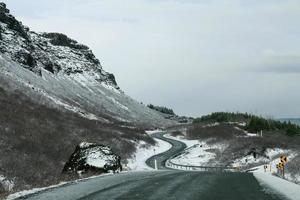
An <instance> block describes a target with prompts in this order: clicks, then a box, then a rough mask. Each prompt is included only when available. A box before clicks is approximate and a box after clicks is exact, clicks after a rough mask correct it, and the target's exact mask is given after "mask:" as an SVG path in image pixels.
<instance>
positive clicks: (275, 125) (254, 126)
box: [193, 112, 300, 136]
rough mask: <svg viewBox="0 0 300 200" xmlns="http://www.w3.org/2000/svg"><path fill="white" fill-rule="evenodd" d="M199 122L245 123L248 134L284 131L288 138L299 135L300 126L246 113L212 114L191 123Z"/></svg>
mask: <svg viewBox="0 0 300 200" xmlns="http://www.w3.org/2000/svg"><path fill="white" fill-rule="evenodd" d="M200 122H209V123H214V122H245V123H246V126H245V127H244V129H245V130H247V131H250V132H258V131H272V130H284V131H285V132H286V134H287V135H289V136H294V135H300V126H298V125H296V124H293V123H291V122H290V121H289V122H280V121H278V120H274V119H266V118H263V117H259V116H255V115H252V114H248V113H239V112H237V113H234V112H214V113H211V114H209V115H205V116H202V117H200V118H195V119H194V120H193V123H200Z"/></svg>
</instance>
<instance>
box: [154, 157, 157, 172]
mask: <svg viewBox="0 0 300 200" xmlns="http://www.w3.org/2000/svg"><path fill="white" fill-rule="evenodd" d="M154 168H155V169H156V170H157V161H156V159H155V160H154Z"/></svg>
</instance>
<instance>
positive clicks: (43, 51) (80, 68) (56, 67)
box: [0, 3, 119, 89]
mask: <svg viewBox="0 0 300 200" xmlns="http://www.w3.org/2000/svg"><path fill="white" fill-rule="evenodd" d="M0 34H1V36H0V39H1V40H0V52H1V53H3V54H5V55H7V56H8V57H10V58H11V59H12V60H14V61H16V62H18V63H20V64H21V65H22V66H23V67H24V68H26V69H29V70H31V71H33V72H35V73H36V74H37V75H39V76H42V71H41V69H42V68H43V69H46V70H47V71H49V72H51V73H53V74H66V75H69V76H71V75H72V74H77V73H81V74H82V73H85V74H88V75H89V76H90V78H93V79H95V80H97V81H98V82H100V83H103V82H104V83H106V84H108V85H110V86H112V87H114V88H116V89H119V86H118V85H117V83H116V80H115V77H114V75H113V74H111V73H108V72H106V71H104V70H103V69H102V66H101V64H100V61H99V60H98V59H97V58H96V57H95V55H94V54H93V52H92V51H91V50H90V49H89V47H87V46H85V45H83V44H79V43H78V42H77V41H75V40H73V39H71V38H69V37H68V36H66V35H64V34H61V33H41V34H39V33H35V32H33V31H30V30H29V28H28V27H26V26H24V25H23V24H22V22H20V21H18V20H17V19H15V17H14V16H12V15H11V14H10V12H9V9H7V8H6V5H5V3H0Z"/></svg>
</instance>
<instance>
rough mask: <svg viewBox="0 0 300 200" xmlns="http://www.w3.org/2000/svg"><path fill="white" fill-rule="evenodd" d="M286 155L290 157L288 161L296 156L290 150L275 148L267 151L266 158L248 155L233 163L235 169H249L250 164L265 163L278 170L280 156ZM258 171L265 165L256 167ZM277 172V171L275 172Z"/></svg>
mask: <svg viewBox="0 0 300 200" xmlns="http://www.w3.org/2000/svg"><path fill="white" fill-rule="evenodd" d="M282 154H285V155H289V156H288V159H291V158H293V157H294V156H295V155H294V154H293V153H292V152H291V151H290V150H285V149H280V148H274V149H270V148H268V149H266V152H265V156H266V157H263V156H260V157H258V158H256V159H255V158H254V157H253V155H252V154H251V155H247V156H244V157H241V158H238V159H236V160H234V161H233V162H232V166H233V167H247V165H249V164H259V163H265V164H269V165H270V163H272V164H271V165H272V166H271V168H273V169H276V164H278V163H279V162H280V161H279V157H280V155H282ZM255 168H256V169H261V170H262V171H263V170H264V169H263V165H261V166H259V167H255ZM273 172H275V171H273Z"/></svg>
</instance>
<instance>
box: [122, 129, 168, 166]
mask: <svg viewBox="0 0 300 200" xmlns="http://www.w3.org/2000/svg"><path fill="white" fill-rule="evenodd" d="M148 134H149V133H148ZM155 141H156V145H155V146H150V145H147V144H146V143H145V142H140V143H139V145H138V147H137V150H136V153H135V154H134V156H133V158H131V159H128V164H127V168H128V169H129V170H151V169H152V168H151V167H149V166H148V165H147V164H146V160H147V159H148V158H150V157H151V156H154V155H156V154H159V153H162V152H165V151H167V150H169V149H170V148H171V147H172V145H171V144H170V143H168V142H165V141H162V140H159V139H156V138H155ZM125 168H126V167H125Z"/></svg>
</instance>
